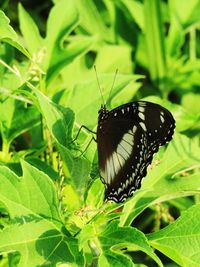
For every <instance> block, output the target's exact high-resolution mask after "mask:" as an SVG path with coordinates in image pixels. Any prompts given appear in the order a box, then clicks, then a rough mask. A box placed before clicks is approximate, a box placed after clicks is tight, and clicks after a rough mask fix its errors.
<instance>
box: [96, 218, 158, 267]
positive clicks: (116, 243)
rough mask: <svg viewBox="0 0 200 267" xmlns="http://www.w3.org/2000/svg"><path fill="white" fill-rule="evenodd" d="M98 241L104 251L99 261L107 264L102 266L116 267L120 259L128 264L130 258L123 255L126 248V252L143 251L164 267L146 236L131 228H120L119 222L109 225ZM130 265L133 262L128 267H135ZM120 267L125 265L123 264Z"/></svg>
mask: <svg viewBox="0 0 200 267" xmlns="http://www.w3.org/2000/svg"><path fill="white" fill-rule="evenodd" d="M98 239H99V242H100V246H101V249H102V255H101V256H100V258H99V261H100V263H101V264H102V263H104V264H105V265H101V266H114V265H115V264H116V261H117V259H118V258H119V259H120V258H121V260H122V263H123V262H127V263H128V259H129V258H128V257H127V256H125V255H123V253H122V251H123V248H126V251H137V250H140V251H143V252H144V253H146V254H147V255H149V256H150V257H151V258H152V259H153V260H154V261H155V262H156V263H157V264H158V266H163V265H162V263H161V261H160V260H159V258H158V257H157V256H156V254H155V253H154V252H153V250H152V249H151V247H150V245H149V244H148V240H147V239H146V237H145V235H144V234H143V233H142V232H140V231H139V230H137V229H136V228H133V227H129V226H126V227H119V226H118V222H117V221H113V222H111V223H110V224H109V225H108V227H107V228H106V229H105V231H104V232H102V233H101V234H100V236H98ZM133 262H134V259H133ZM130 264H131V261H130V263H129V265H128V266H133V265H130ZM119 266H124V265H123V264H121V265H119Z"/></svg>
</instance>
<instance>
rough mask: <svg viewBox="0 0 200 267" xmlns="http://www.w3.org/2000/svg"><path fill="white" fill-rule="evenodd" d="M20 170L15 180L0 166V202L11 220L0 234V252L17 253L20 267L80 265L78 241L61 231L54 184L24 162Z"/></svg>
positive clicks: (80, 255)
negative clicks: (20, 174)
mask: <svg viewBox="0 0 200 267" xmlns="http://www.w3.org/2000/svg"><path fill="white" fill-rule="evenodd" d="M22 169H23V176H22V177H18V176H17V175H16V174H14V173H13V172H12V171H11V170H10V169H9V168H7V167H4V166H0V203H1V205H3V206H4V207H5V208H6V210H7V212H8V213H9V215H10V217H11V221H10V224H9V225H8V226H7V227H6V228H4V229H3V230H2V231H1V232H0V251H1V253H2V252H8V253H9V252H13V251H18V252H19V253H20V255H21V258H20V265H19V266H27V265H28V266H36V265H42V264H46V266H52V265H53V266H54V264H56V263H57V262H60V261H62V262H65V263H70V262H71V263H73V264H75V266H82V265H83V258H82V254H81V253H80V252H79V251H78V244H77V241H76V240H75V239H73V238H72V237H70V236H69V233H68V232H67V230H63V229H62V228H63V225H62V222H61V219H60V214H59V211H58V199H57V194H56V191H55V187H54V184H53V182H52V181H51V179H50V178H49V177H48V176H47V175H46V174H44V173H43V172H41V171H39V170H38V169H36V168H35V167H33V166H31V165H29V164H28V163H26V162H24V161H22ZM63 251H65V253H63Z"/></svg>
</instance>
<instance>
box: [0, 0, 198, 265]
mask: <svg viewBox="0 0 200 267" xmlns="http://www.w3.org/2000/svg"><path fill="white" fill-rule="evenodd" d="M49 2H50V1H44V5H43V6H42V8H43V9H44V10H40V12H39V9H38V5H37V3H35V4H34V5H33V6H32V7H30V6H29V5H28V3H27V2H24V6H23V5H22V3H19V4H18V9H17V14H18V16H17V17H16V16H13V14H15V12H16V10H15V6H14V5H12V2H11V1H10V2H9V1H2V2H1V4H0V5H1V10H0V40H1V43H0V77H1V79H0V92H1V95H0V132H1V151H0V252H1V255H2V256H1V258H0V264H1V266H65V264H67V266H100V267H101V266H103V267H105V266H115V265H116V266H117V267H118V266H119V267H120V266H156V265H157V266H172V265H170V264H173V266H176V265H175V264H178V265H180V266H200V264H199V262H200V258H199V255H200V253H199V251H200V247H199V243H200V241H199V231H200V205H199V188H200V186H199V185H200V164H199V162H200V146H199V132H200V122H199V121H200V106H199V105H198V103H199V101H200V94H199V86H200V60H199V56H200V50H199V47H198V45H197V44H198V42H199V38H200V35H199V25H200V20H199V18H200V14H199V13H200V8H199V6H200V1H199V0H197V1H196V0H195V1H189V2H188V1H179V0H173V1H170V0H169V1H168V3H166V1H155V0H144V1H129V0H118V1H109V0H101V1H95V0H94V1H92V0H84V1H82V0H75V1H67V0H55V1H54V2H53V3H51V5H50V4H49ZM41 11H43V13H42V12H41ZM41 14H42V15H41ZM44 14H48V17H47V18H46V16H44ZM9 18H10V20H11V21H10V20H9ZM11 25H14V26H11ZM17 25H19V27H18V26H17ZM45 29H46V30H45ZM94 64H95V65H96V66H97V70H98V76H99V83H100V86H101V88H102V94H103V98H104V99H105V100H107V105H108V106H109V108H113V107H116V106H117V105H120V104H123V103H126V102H128V101H133V100H138V99H141V98H142V99H145V100H148V101H152V102H155V103H159V104H161V105H163V106H165V107H166V108H168V109H169V110H171V112H172V113H173V115H174V117H175V119H176V125H177V127H176V133H175V135H174V138H173V141H171V142H170V144H169V145H168V146H167V147H165V148H161V149H160V151H159V152H158V154H157V155H155V157H154V161H153V164H152V166H151V168H150V169H149V171H148V175H147V177H145V178H144V180H143V182H142V188H141V189H140V190H138V191H136V192H135V193H134V196H133V197H132V198H130V199H129V200H128V201H127V202H125V203H122V204H115V203H111V202H104V186H103V184H102V183H101V181H100V179H99V173H98V168H97V166H98V160H97V153H96V144H95V143H91V145H90V146H89V148H88V149H87V151H86V152H85V153H84V155H82V156H80V154H81V151H84V150H85V148H87V145H88V143H89V142H90V140H91V134H89V133H88V132H86V131H83V132H81V134H80V135H79V138H78V142H77V141H76V142H73V139H74V137H75V136H76V134H77V131H78V129H79V128H80V126H81V125H82V124H84V125H86V126H87V127H89V128H90V129H93V130H95V129H96V124H97V112H98V109H99V107H100V105H101V104H102V97H101V94H100V93H99V91H98V89H97V88H98V86H97V80H96V77H95V74H94V70H93V65H94ZM116 68H118V69H119V71H118V73H119V74H117V77H116V81H115V84H114V86H113V89H112V91H111V94H110V88H111V87H112V83H113V77H114V72H115V70H116ZM194 244H195V246H194ZM144 254H145V257H144ZM165 256H166V257H165Z"/></svg>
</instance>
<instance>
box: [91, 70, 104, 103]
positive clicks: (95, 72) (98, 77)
mask: <svg viewBox="0 0 200 267" xmlns="http://www.w3.org/2000/svg"><path fill="white" fill-rule="evenodd" d="M94 71H95V74H96V78H97V83H98V86H99V91H100V93H101V98H102V101H103V105H105V101H104V97H103V92H102V90H101V86H100V83H99V77H98V75H97V68H96V65H94Z"/></svg>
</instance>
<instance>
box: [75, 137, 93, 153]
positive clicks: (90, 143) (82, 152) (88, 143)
mask: <svg viewBox="0 0 200 267" xmlns="http://www.w3.org/2000/svg"><path fill="white" fill-rule="evenodd" d="M92 141H95V142H97V140H96V139H95V138H94V136H93V137H92V138H91V139H90V141H89V143H88V144H87V146H86V148H85V149H84V150H83V151H82V152H81V154H80V155H79V156H78V157H76V158H80V157H81V156H82V155H83V154H84V153H85V152H86V150H87V149H88V147H89V146H90V144H91V143H92Z"/></svg>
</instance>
